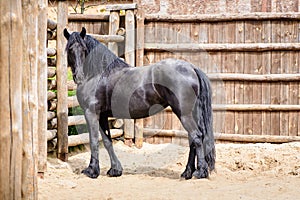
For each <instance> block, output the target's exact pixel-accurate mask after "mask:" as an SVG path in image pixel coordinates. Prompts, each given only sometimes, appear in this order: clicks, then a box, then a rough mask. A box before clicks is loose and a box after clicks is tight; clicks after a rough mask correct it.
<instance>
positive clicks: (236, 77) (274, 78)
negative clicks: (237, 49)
mask: <svg viewBox="0 0 300 200" xmlns="http://www.w3.org/2000/svg"><path fill="white" fill-rule="evenodd" d="M207 76H208V78H209V79H210V80H211V81H220V80H221V81H259V82H278V81H288V82H292V81H300V74H263V75H258V74H240V73H217V74H207Z"/></svg>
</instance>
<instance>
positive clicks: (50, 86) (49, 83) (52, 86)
mask: <svg viewBox="0 0 300 200" xmlns="http://www.w3.org/2000/svg"><path fill="white" fill-rule="evenodd" d="M46 80H47V79H46ZM47 88H48V90H56V89H57V85H56V80H55V79H48V80H47Z"/></svg>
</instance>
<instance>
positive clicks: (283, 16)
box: [145, 12, 300, 22]
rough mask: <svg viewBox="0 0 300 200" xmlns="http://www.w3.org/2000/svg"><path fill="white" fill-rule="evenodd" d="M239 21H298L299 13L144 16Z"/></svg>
mask: <svg viewBox="0 0 300 200" xmlns="http://www.w3.org/2000/svg"><path fill="white" fill-rule="evenodd" d="M241 20H300V13H296V12H288V13H274V12H269V13H267V12H256V13H222V14H200V15H157V14H146V15H145V21H146V22H221V21H241Z"/></svg>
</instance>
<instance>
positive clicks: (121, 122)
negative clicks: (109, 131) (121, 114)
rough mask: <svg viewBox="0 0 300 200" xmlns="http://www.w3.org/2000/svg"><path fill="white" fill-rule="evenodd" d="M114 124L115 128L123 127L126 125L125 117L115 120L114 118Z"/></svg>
mask: <svg viewBox="0 0 300 200" xmlns="http://www.w3.org/2000/svg"><path fill="white" fill-rule="evenodd" d="M112 126H113V127H114V128H122V127H123V126H124V120H123V119H114V120H112Z"/></svg>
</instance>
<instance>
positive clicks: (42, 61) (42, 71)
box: [38, 0, 48, 173]
mask: <svg viewBox="0 0 300 200" xmlns="http://www.w3.org/2000/svg"><path fill="white" fill-rule="evenodd" d="M38 5H39V16H38V24H39V26H38V28H39V29H38V41H39V44H38V52H39V58H38V116H39V118H38V141H39V147H38V148H39V151H38V152H39V154H38V156H39V158H38V172H39V173H44V172H45V171H46V168H47V136H46V134H47V73H48V70H47V46H46V45H47V44H46V43H47V20H48V19H47V16H48V15H47V5H48V0H39V1H38Z"/></svg>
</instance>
